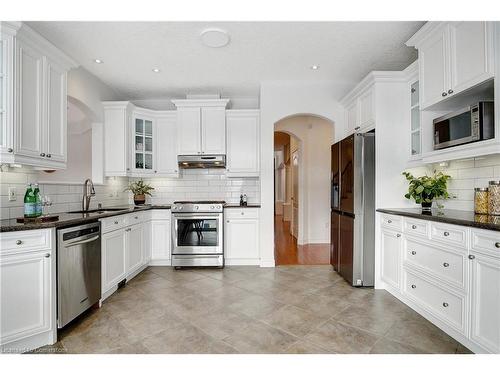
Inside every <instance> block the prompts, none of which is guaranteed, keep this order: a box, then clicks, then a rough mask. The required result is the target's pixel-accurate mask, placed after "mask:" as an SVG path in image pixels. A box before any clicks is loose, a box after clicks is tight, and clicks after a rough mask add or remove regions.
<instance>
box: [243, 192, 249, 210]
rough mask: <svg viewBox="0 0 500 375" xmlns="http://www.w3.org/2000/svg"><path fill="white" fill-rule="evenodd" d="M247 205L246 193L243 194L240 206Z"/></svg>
mask: <svg viewBox="0 0 500 375" xmlns="http://www.w3.org/2000/svg"><path fill="white" fill-rule="evenodd" d="M247 205H248V197H247V195H246V194H243V204H242V206H245V207H246V206H247Z"/></svg>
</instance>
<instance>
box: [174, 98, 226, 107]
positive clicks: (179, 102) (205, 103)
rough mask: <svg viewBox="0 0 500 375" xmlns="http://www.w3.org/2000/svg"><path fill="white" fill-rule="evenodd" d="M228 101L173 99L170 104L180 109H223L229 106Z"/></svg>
mask: <svg viewBox="0 0 500 375" xmlns="http://www.w3.org/2000/svg"><path fill="white" fill-rule="evenodd" d="M229 101H230V99H174V100H172V103H174V105H175V106H176V107H177V108H180V107H224V108H226V107H227V105H228V104H229Z"/></svg>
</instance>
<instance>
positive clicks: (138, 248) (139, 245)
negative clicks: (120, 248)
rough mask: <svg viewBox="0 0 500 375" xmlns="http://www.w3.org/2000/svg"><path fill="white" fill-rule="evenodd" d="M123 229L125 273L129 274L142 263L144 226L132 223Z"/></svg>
mask: <svg viewBox="0 0 500 375" xmlns="http://www.w3.org/2000/svg"><path fill="white" fill-rule="evenodd" d="M125 231H126V233H127V238H126V245H127V274H130V273H132V272H134V271H136V270H137V269H139V268H140V267H141V266H142V265H143V264H144V226H143V225H142V224H137V225H133V226H131V227H130V228H127V229H125Z"/></svg>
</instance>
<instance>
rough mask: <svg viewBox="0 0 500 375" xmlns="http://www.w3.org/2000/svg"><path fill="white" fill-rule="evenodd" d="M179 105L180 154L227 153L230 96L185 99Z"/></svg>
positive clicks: (179, 101) (178, 148) (177, 101)
mask: <svg viewBox="0 0 500 375" xmlns="http://www.w3.org/2000/svg"><path fill="white" fill-rule="evenodd" d="M172 102H173V103H174V104H175V106H176V107H177V154H178V155H200V154H220V155H224V154H225V153H226V106H227V104H228V102H229V100H228V99H206V100H196V99H183V100H173V101H172Z"/></svg>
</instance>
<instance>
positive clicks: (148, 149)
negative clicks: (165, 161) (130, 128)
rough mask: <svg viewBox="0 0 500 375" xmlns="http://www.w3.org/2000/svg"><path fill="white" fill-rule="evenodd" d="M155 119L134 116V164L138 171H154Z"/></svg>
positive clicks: (135, 169)
mask: <svg viewBox="0 0 500 375" xmlns="http://www.w3.org/2000/svg"><path fill="white" fill-rule="evenodd" d="M153 137H154V134H153V120H152V119H147V118H144V117H138V116H136V117H134V134H133V141H134V146H133V147H134V153H133V160H132V165H133V169H134V171H135V172H136V173H146V174H148V173H154V165H153V160H154V158H153V151H154V150H153V144H154V142H153Z"/></svg>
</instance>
